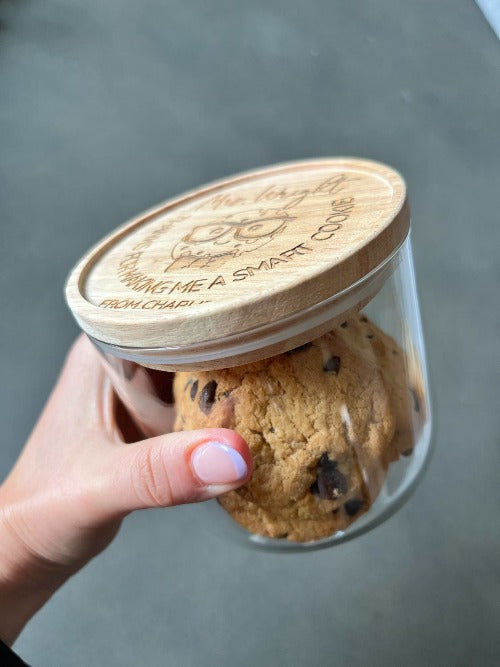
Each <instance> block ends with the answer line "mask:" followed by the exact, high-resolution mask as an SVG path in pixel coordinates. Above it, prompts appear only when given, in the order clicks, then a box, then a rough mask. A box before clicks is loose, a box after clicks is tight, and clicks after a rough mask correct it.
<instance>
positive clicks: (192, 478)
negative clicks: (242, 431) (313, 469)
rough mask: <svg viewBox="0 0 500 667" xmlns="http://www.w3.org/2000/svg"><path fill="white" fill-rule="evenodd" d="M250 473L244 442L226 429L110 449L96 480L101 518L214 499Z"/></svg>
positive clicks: (150, 440) (183, 434) (236, 484)
mask: <svg viewBox="0 0 500 667" xmlns="http://www.w3.org/2000/svg"><path fill="white" fill-rule="evenodd" d="M251 474H252V458H251V454H250V450H249V449H248V445H247V444H246V443H245V441H244V440H243V438H241V437H240V436H239V435H238V434H237V433H235V432H234V431H230V430H228V429H222V428H212V429H203V430H199V431H185V432H181V433H170V434H168V435H162V436H158V437H156V438H150V439H149V440H144V441H142V442H139V443H135V444H133V445H124V446H123V447H121V448H115V449H110V450H109V451H108V454H107V461H106V468H105V470H104V471H103V477H104V479H103V483H102V484H100V485H99V488H100V490H99V502H98V506H99V508H100V512H102V517H101V518H102V519H111V518H114V517H117V516H123V515H125V514H127V513H129V512H131V511H133V510H136V509H144V508H146V507H168V506H171V505H179V504H181V503H188V502H196V501H199V500H207V499H209V498H214V497H215V496H218V495H220V494H221V493H225V492H227V491H230V490H232V489H235V488H237V487H238V486H240V485H241V484H243V483H244V482H245V481H246V480H247V479H248V478H249V477H250V476H251Z"/></svg>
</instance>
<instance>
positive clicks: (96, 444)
mask: <svg viewBox="0 0 500 667" xmlns="http://www.w3.org/2000/svg"><path fill="white" fill-rule="evenodd" d="M105 392H106V377H105V374H104V371H103V368H102V365H101V362H100V359H99V356H98V353H97V352H96V351H95V349H94V348H93V346H92V344H91V343H90V342H89V340H88V339H87V338H86V337H84V336H80V338H78V340H77V341H76V342H75V344H74V345H73V347H72V349H71V351H70V352H69V354H68V357H67V359H66V363H65V365H64V367H63V369H62V372H61V375H60V377H59V379H58V381H57V384H56V386H55V387H54V390H53V391H52V394H51V396H50V397H49V400H48V402H47V404H46V406H45V408H44V410H43V412H42V414H41V416H40V418H39V420H38V422H37V424H36V425H35V428H34V429H33V432H32V433H31V435H30V437H29V439H28V442H27V443H26V445H25V447H24V449H23V451H22V453H21V455H20V457H19V459H18V461H17V462H16V464H15V466H14V468H13V469H12V471H11V472H10V474H9V475H8V477H7V478H6V479H5V481H4V482H3V483H2V484H1V486H0V638H1V639H2V640H3V641H4V642H6V643H8V644H11V643H12V642H13V641H14V640H15V639H16V637H17V636H18V634H19V633H20V632H21V630H22V628H23V627H24V625H25V624H26V623H27V621H28V620H29V619H30V618H31V617H32V616H33V614H35V613H36V612H37V611H38V609H40V607H42V606H43V605H44V604H45V602H46V601H47V600H48V599H49V598H50V597H51V595H52V594H53V593H54V592H55V591H56V590H57V589H58V588H59V587H60V586H61V585H62V584H63V583H64V582H65V581H66V580H67V579H68V578H69V577H70V576H71V575H73V574H74V573H75V572H77V571H78V570H79V569H80V568H81V567H83V565H85V564H86V563H87V562H88V561H89V560H90V559H91V558H93V557H94V556H96V555H97V554H98V553H100V552H101V551H102V550H103V549H105V548H106V546H107V545H108V544H109V543H110V542H111V540H112V539H113V538H114V536H115V535H116V533H117V532H118V529H119V527H120V523H121V521H122V520H123V518H124V517H125V516H126V515H127V514H129V513H130V512H132V511H134V510H138V509H145V508H148V507H169V506H173V505H178V504H181V503H191V502H198V501H201V500H207V499H209V498H214V497H216V496H218V495H220V494H221V493H225V492H226V491H229V490H232V489H235V488H237V487H238V486H240V485H241V484H244V483H245V481H246V480H247V479H248V478H249V477H250V476H251V473H252V461H251V454H250V451H249V449H248V447H247V445H246V443H245V442H244V440H243V439H242V438H241V437H240V436H239V435H237V434H236V433H235V432H233V431H230V430H227V429H203V430H198V431H186V432H181V433H169V434H167V435H162V436H158V437H155V438H149V439H147V440H142V441H138V442H133V443H131V444H125V443H124V442H123V440H122V438H121V437H120V434H119V432H118V430H117V429H116V428H115V427H114V426H113V424H111V423H110V420H109V419H107V415H106V412H105V407H104V406H105V400H104V398H105Z"/></svg>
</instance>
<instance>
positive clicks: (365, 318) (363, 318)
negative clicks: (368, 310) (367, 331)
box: [359, 315, 368, 322]
mask: <svg viewBox="0 0 500 667" xmlns="http://www.w3.org/2000/svg"><path fill="white" fill-rule="evenodd" d="M359 319H360V320H361V321H362V322H368V318H367V317H365V316H364V315H362V316H361V317H360V318H359Z"/></svg>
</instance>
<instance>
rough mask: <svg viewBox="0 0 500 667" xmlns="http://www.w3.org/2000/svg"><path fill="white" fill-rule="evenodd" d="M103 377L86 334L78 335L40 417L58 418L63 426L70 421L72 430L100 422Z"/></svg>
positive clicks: (93, 348)
mask: <svg viewBox="0 0 500 667" xmlns="http://www.w3.org/2000/svg"><path fill="white" fill-rule="evenodd" d="M105 381H106V375H105V372H104V369H103V366H102V362H101V359H100V356H99V353H98V351H97V350H96V349H95V347H94V346H93V345H92V343H91V342H90V340H89V339H88V337H87V336H85V335H84V334H82V335H80V336H79V337H78V338H77V339H76V341H75V342H74V343H73V345H72V347H71V349H70V351H69V352H68V355H67V357H66V361H65V363H64V366H63V369H62V371H61V374H60V376H59V379H58V380H57V383H56V385H55V387H54V389H53V391H52V394H51V396H50V398H49V400H48V402H47V407H46V409H45V411H44V413H43V414H42V420H43V421H45V420H52V422H54V421H57V420H59V421H61V426H64V429H65V430H66V427H67V426H68V425H71V427H72V429H73V431H74V432H77V431H78V429H80V428H86V429H88V428H89V427H92V426H98V425H101V424H102V422H103V419H104V416H103V409H104V398H103V396H104V387H105ZM42 420H41V421H42ZM51 425H52V426H54V427H56V426H57V424H51Z"/></svg>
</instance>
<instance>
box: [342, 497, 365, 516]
mask: <svg viewBox="0 0 500 667" xmlns="http://www.w3.org/2000/svg"><path fill="white" fill-rule="evenodd" d="M364 504H365V503H364V501H363V500H361V499H360V498H353V499H352V500H348V501H347V502H346V503H345V504H344V509H345V511H346V512H347V514H348V515H349V516H354V515H355V514H357V513H358V512H359V510H360V509H361V508H362V507H363V505H364Z"/></svg>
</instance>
